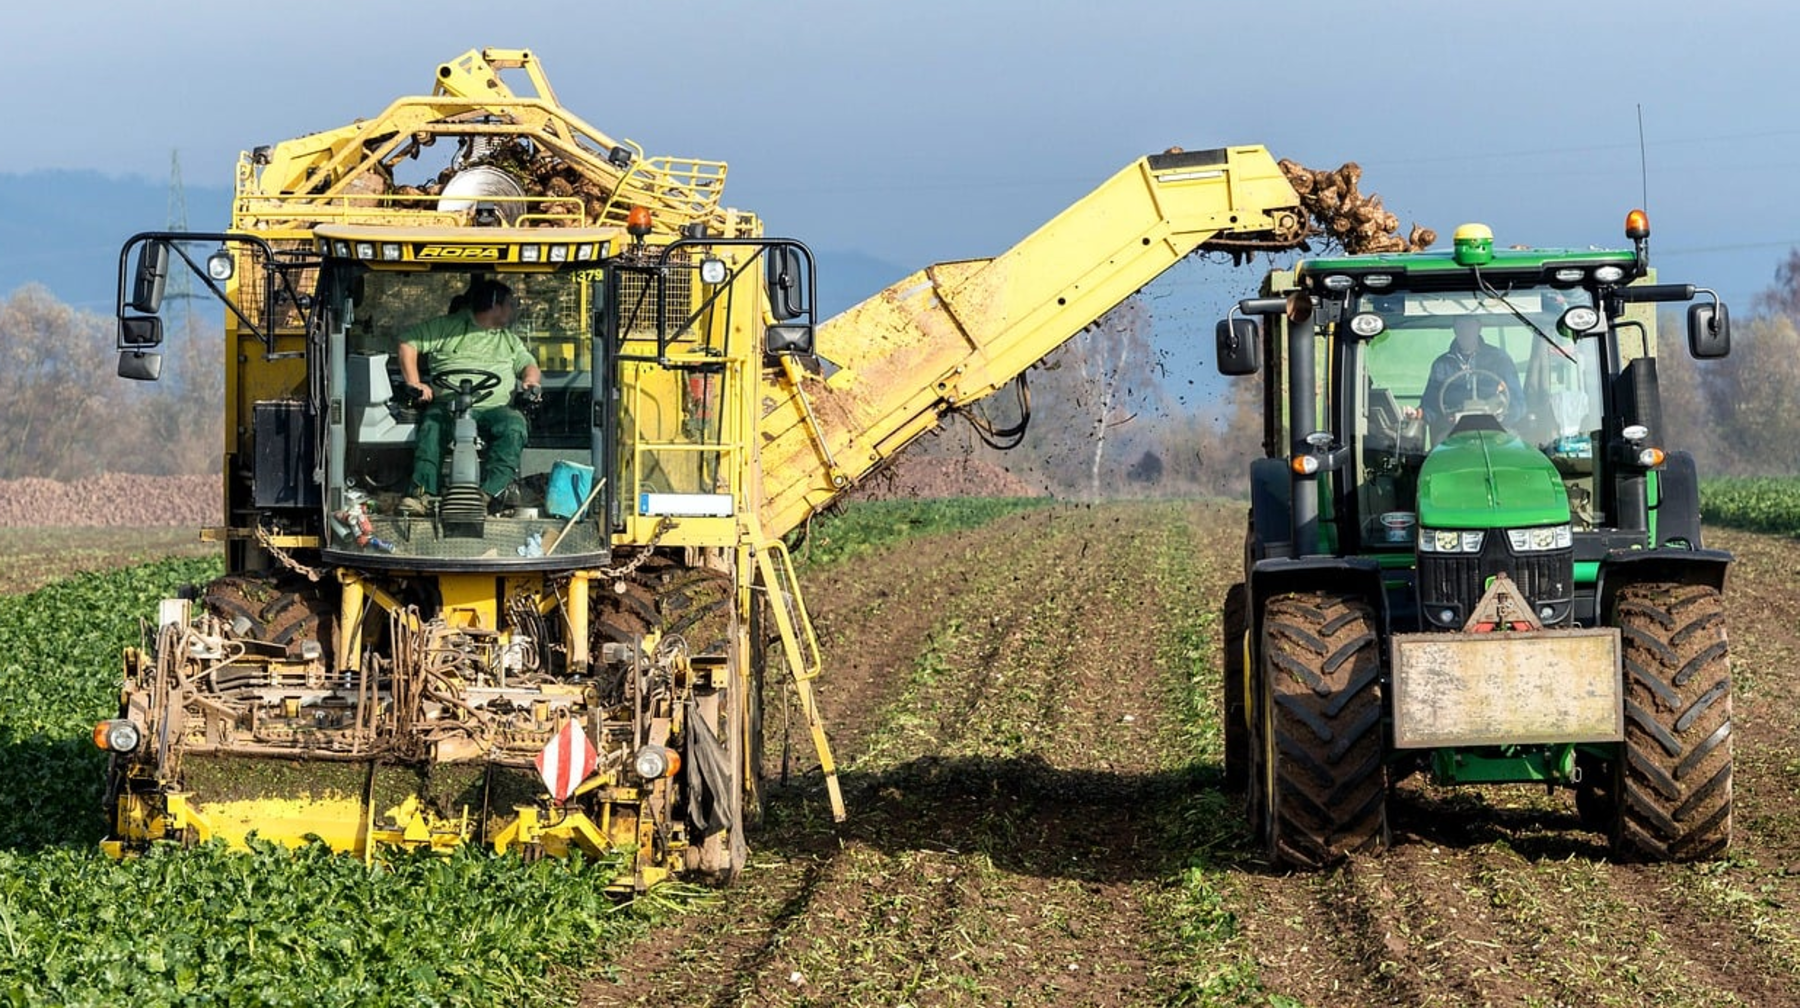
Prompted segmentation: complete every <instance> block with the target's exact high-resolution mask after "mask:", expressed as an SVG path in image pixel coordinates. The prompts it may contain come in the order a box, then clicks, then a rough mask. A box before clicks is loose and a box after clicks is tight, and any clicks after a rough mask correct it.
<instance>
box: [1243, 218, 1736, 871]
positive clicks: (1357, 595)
mask: <svg viewBox="0 0 1800 1008" xmlns="http://www.w3.org/2000/svg"><path fill="white" fill-rule="evenodd" d="M1626 236H1627V237H1628V238H1629V239H1631V240H1632V242H1633V246H1634V247H1633V249H1632V250H1630V251H1586V250H1584V251H1557V250H1543V249H1535V250H1517V249H1505V250H1496V249H1495V248H1494V244H1493V237H1492V234H1491V232H1490V231H1489V230H1488V229H1487V228H1486V227H1484V226H1481V225H1465V226H1463V227H1462V228H1459V229H1458V230H1457V232H1456V236H1455V240H1454V248H1453V249H1452V250H1451V251H1447V252H1416V253H1396V254H1383V255H1359V256H1346V257H1337V258H1319V259H1307V260H1303V261H1301V262H1300V263H1298V264H1297V265H1296V266H1295V268H1294V269H1293V270H1291V271H1278V272H1276V273H1274V274H1272V275H1271V276H1270V277H1269V280H1268V282H1267V283H1266V284H1265V286H1264V289H1263V291H1262V293H1263V296H1262V297H1257V298H1250V299H1246V300H1244V301H1242V302H1239V304H1238V305H1237V306H1236V307H1235V308H1234V309H1233V311H1232V312H1231V313H1230V314H1229V315H1228V316H1227V317H1226V319H1225V320H1223V321H1222V322H1220V323H1219V330H1218V355H1219V369H1220V371H1221V372H1223V373H1224V374H1226V375H1254V374H1258V373H1259V372H1260V378H1261V391H1262V405H1263V410H1262V413H1263V418H1264V421H1263V456H1264V457H1262V458H1258V459H1256V460H1255V461H1254V462H1253V463H1252V465H1251V470H1250V475H1251V503H1250V520H1249V530H1248V534H1247V537H1246V545H1245V557H1244V580H1243V582H1242V583H1240V584H1238V585H1236V586H1234V587H1233V588H1232V589H1231V591H1230V592H1229V593H1228V595H1227V597H1226V599H1225V602H1224V612H1223V617H1224V620H1223V622H1224V633H1225V639H1226V644H1225V658H1226V660H1225V685H1224V706H1225V715H1226V718H1225V720H1226V757H1225V776H1226V782H1227V784H1228V785H1229V786H1232V787H1241V788H1244V789H1245V790H1246V792H1247V800H1246V807H1247V811H1248V815H1249V819H1250V823H1251V826H1252V828H1253V830H1254V832H1255V834H1256V836H1257V838H1258V842H1259V844H1260V845H1261V846H1262V847H1263V849H1264V850H1265V851H1266V853H1267V855H1268V857H1269V858H1270V860H1271V861H1272V862H1274V863H1276V864H1282V865H1287V866H1291V867H1294V868H1300V869H1317V868H1322V867H1325V866H1328V865H1330V864H1332V863H1334V862H1337V861H1339V860H1341V859H1342V858H1344V857H1345V856H1346V855H1349V854H1352V853H1373V852H1377V851H1380V850H1382V849H1383V848H1384V847H1385V846H1386V845H1387V843H1388V841H1389V825H1388V812H1387V809H1388V800H1389V795H1390V789H1391V787H1392V786H1393V785H1394V784H1395V783H1397V782H1399V781H1400V780H1402V779H1404V778H1405V777H1407V776H1408V775H1410V774H1413V773H1424V774H1427V775H1429V777H1430V779H1431V780H1432V781H1434V782H1436V783H1439V784H1463V783H1469V784H1492V783H1521V782H1530V783H1536V784H1541V785H1545V786H1547V787H1549V788H1551V789H1556V788H1559V787H1560V788H1571V789H1573V790H1574V792H1575V800H1576V807H1577V809H1578V811H1579V813H1580V817H1581V820H1582V822H1583V824H1584V825H1585V826H1587V827H1588V828H1591V829H1593V830H1596V831H1599V832H1604V833H1606V834H1607V835H1608V837H1609V838H1610V843H1611V847H1612V850H1613V852H1614V854H1615V855H1616V856H1619V857H1621V858H1628V859H1633V860H1645V861H1680V860H1695V859H1704V858H1708V857H1712V856H1715V855H1717V854H1718V853H1720V852H1721V851H1723V850H1725V849H1726V847H1727V846H1729V844H1730V842H1731V749H1732V742H1731V677H1730V669H1729V664H1728V661H1727V655H1726V640H1725V611H1724V605H1723V601H1722V592H1723V589H1724V584H1725V571H1726V567H1727V566H1728V565H1729V563H1730V562H1731V556H1730V554H1728V553H1725V552H1722V551H1719V550H1711V549H1705V548H1703V547H1702V545H1701V541H1700V497H1699V481H1698V476H1697V472H1696V469H1695V465H1694V461H1693V458H1692V457H1691V456H1689V455H1687V454H1686V453H1683V452H1680V451H1672V450H1665V445H1666V444H1667V443H1668V439H1669V436H1670V434H1671V433H1672V432H1670V431H1667V430H1665V429H1664V426H1663V420H1662V410H1661V405H1660V400H1659V398H1658V392H1657V380H1656V358H1655V349H1656V317H1655V309H1656V304H1657V303H1660V302H1672V301H1682V302H1691V304H1690V305H1689V307H1688V311H1687V330H1688V331H1687V338H1688V349H1689V352H1690V353H1692V355H1693V356H1694V357H1696V358H1701V359H1710V358H1717V357H1723V356H1724V355H1725V354H1726V353H1728V352H1729V350H1730V325H1729V320H1728V315H1727V312H1726V309H1725V306H1724V305H1723V304H1721V303H1720V302H1719V300H1718V297H1717V295H1715V294H1714V293H1713V292H1711V291H1708V290H1703V289H1697V288H1695V287H1693V286H1692V285H1686V284H1664V283H1656V282H1654V277H1653V275H1652V274H1651V272H1650V270H1649V267H1648V255H1647V239H1648V236H1649V225H1648V222H1647V220H1646V218H1645V217H1644V215H1643V213H1642V212H1641V211H1633V212H1632V213H1631V214H1630V215H1629V216H1628V217H1627V220H1626Z"/></svg>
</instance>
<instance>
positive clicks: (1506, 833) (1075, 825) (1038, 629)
mask: <svg viewBox="0 0 1800 1008" xmlns="http://www.w3.org/2000/svg"><path fill="white" fill-rule="evenodd" d="M152 489H154V488H152ZM164 489H166V488H164ZM202 496H203V495H202ZM1242 514H1243V512H1242V506H1241V505H1237V504H1229V503H1219V502H1199V503H1186V502H1181V503H1170V502H1162V503H1135V504H1125V503H1121V504H1107V505H1093V506H1088V505H1075V504H1055V505H1051V506H1047V507H1040V508H1033V509H1029V510H1026V511H1022V512H1019V513H1016V514H1013V515H1011V516H1009V517H1005V518H1002V519H1000V520H998V521H996V522H994V523H993V524H990V525H988V526H985V527H982V528H979V529H974V530H969V531H962V532H955V533H945V534H939V535H934V536H930V537H927V538H921V539H913V540H909V541H906V542H904V543H901V544H899V545H896V546H893V547H890V548H887V549H884V550H881V551H878V552H875V553H873V554H869V555H865V556H862V557H859V558H857V559H855V560H854V561H850V562H846V563H841V564H837V565H834V566H828V567H822V568H816V569H813V570H810V571H808V572H806V573H804V574H803V575H802V582H803V586H804V589H805V591H806V592H807V596H808V602H809V605H810V606H811V608H812V610H813V612H814V614H815V619H816V622H817V624H818V627H819V630H820V633H821V635H822V638H823V643H824V646H825V649H826V677H825V679H824V680H823V681H822V684H821V698H822V704H823V707H824V713H825V716H826V719H827V725H828V727H829V729H830V731H831V736H832V742H833V745H834V748H835V751H836V755H837V759H838V763H839V766H840V769H841V770H842V773H843V781H844V787H845V795H846V798H847V800H848V804H849V808H850V820H849V821H848V822H847V823H844V824H841V825H838V824H833V823H832V822H831V821H830V818H829V815H828V813H827V811H826V804H825V801H824V794H823V792H824V789H823V785H822V783H821V780H820V778H819V776H818V773H817V767H816V761H814V760H813V759H812V758H811V748H810V740H809V739H808V736H807V733H806V731H805V728H804V725H803V724H802V723H801V722H799V720H798V719H797V717H796V718H795V719H793V720H792V722H791V723H786V722H785V719H784V717H783V707H782V705H780V704H779V703H778V702H777V701H779V700H780V699H781V698H782V696H783V694H782V692H781V691H780V690H778V689H776V688H774V684H773V682H771V689H770V698H771V709H770V712H769V720H768V729H769V732H770V735H771V738H770V746H769V753H768V765H767V769H768V771H769V772H770V774H771V775H772V777H773V778H774V780H775V781H776V783H775V784H774V785H773V787H772V796H771V800H770V802H769V804H768V809H767V815H766V818H765V821H764V823H763V824H762V826H761V828H760V829H759V830H758V831H757V832H756V833H754V834H753V835H752V837H751V842H752V846H753V854H752V862H751V865H750V868H749V869H748V870H747V871H746V872H745V874H744V877H743V878H742V880H741V881H740V882H739V884H738V885H736V886H735V887H733V888H730V889H728V890H725V891H723V892H722V893H720V894H719V897H718V899H717V900H716V901H714V904H713V905H712V906H711V907H710V908H698V907H697V908H695V909H693V910H691V911H688V912H686V913H682V914H679V915H677V916H676V917H675V918H674V919H673V920H672V921H671V922H669V923H666V924H665V925H663V926H661V927H659V928H656V929H653V930H651V931H650V932H649V933H648V934H647V935H646V936H645V937H644V938H642V939H641V940H639V941H638V942H637V943H635V944H633V945H629V946H624V947H609V948H606V949H604V950H600V951H599V952H598V953H597V955H596V960H597V961H599V962H603V963H607V964H609V965H607V966H605V967H604V968H601V969H597V970H596V972H595V973H594V974H593V975H592V976H590V977H588V978H586V979H585V981H583V986H582V993H581V1001H582V1003H583V1004H587V1005H594V1006H620V1005H654V1006H659V1008H660V1006H665V1005H670V1004H684V1005H704V1006H717V1008H723V1006H736V1005H755V1006H761V1005H821V1006H823V1005H832V1006H841V1005H867V1006H876V1005H881V1006H890V1005H1031V1006H1037V1005H1044V1006H1048V1005H1057V1006H1062V1005H1162V1004H1266V1005H1275V1006H1282V1008H1291V1006H1295V1005H1309V1006H1315V1008H1334V1006H1340V1005H1370V1006H1390V1005H1392V1006H1413V1005H1442V1006H1465V1005H1495V1006H1502V1005H1505V1006H1510V1005H1519V1006H1525V1005H1534V1006H1535V1005H1543V1006H1551V1005H1568V1006H1589V1005H1620V1006H1626V1005H1631V1006H1635V1005H1646V1004H1655V1005H1674V1006H1695V1008H1700V1006H1706V1008H1711V1006H1717V1005H1740V1006H1786V1005H1800V914H1797V913H1796V907H1800V728H1797V727H1796V719H1795V716H1794V711H1795V709H1796V703H1797V702H1800V605H1797V604H1796V603H1795V601H1794V597H1793V592H1792V588H1791V585H1792V584H1793V583H1794V581H1795V578H1796V575H1797V574H1800V541H1795V540H1792V539H1787V538H1780V537H1770V536H1758V535H1751V534H1745V533H1735V532H1726V531H1718V532H1712V533H1709V540H1708V544H1709V545H1714V546H1719V547H1722V548H1725V549H1729V550H1732V551H1733V552H1734V553H1735V554H1736V556H1737V563H1736V565H1735V566H1734V567H1733V570H1732V574H1731V580H1730V583H1729V585H1728V589H1727V607H1728V614H1729V619H1730V629H1729V640H1730V644H1731V651H1732V666H1733V679H1734V687H1735V700H1736V722H1735V738H1736V779H1735V787H1736V840H1735V845H1734V847H1733V849H1732V851H1731V853H1730V854H1729V856H1727V857H1726V858H1724V859H1722V860H1719V861H1715V862H1711V863H1706V864H1696V865H1626V864H1614V863H1611V862H1610V861H1609V860H1608V858H1607V854H1606V844H1605V839H1604V837H1601V836H1600V835H1598V834H1594V833H1590V832H1584V831H1583V830H1582V829H1581V827H1580V824H1579V820H1578V817H1577V816H1576V812H1575V808H1574V805H1573V802H1572V801H1571V800H1570V799H1569V798H1568V797H1567V796H1565V795H1554V796H1547V795H1545V794H1544V793H1543V792H1541V791H1537V790H1533V789H1531V788H1525V787H1516V788H1488V789H1461V790H1443V789H1435V788H1431V787H1427V786H1423V785H1421V784H1420V783H1419V782H1417V781H1416V780H1413V781H1408V782H1406V783H1404V784H1402V785H1401V786H1400V787H1399V788H1398V791H1397V794H1396V796H1395V800H1394V801H1393V802H1392V803H1391V806H1390V808H1391V812H1392V818H1393V826H1394V845H1393V849H1392V850H1390V851H1389V852H1387V853H1386V854H1385V855H1383V856H1381V857H1377V858H1357V859H1355V860H1353V861H1351V862H1350V863H1348V864H1347V865H1345V866H1343V867H1341V868H1338V869H1336V870H1334V871H1330V872H1326V873H1321V874H1316V875H1303V874H1293V873H1288V872H1283V871H1276V870H1272V869H1271V868H1270V867H1269V866H1268V865H1266V864H1264V863H1261V862H1260V861H1259V860H1258V857H1257V855H1256V854H1255V853H1254V852H1253V850H1252V845H1251V843H1250V838H1249V836H1248V834H1247V831H1246V830H1245V829H1244V827H1243V826H1242V824H1241V815H1240V811H1239V803H1240V799H1239V797H1238V796H1235V795H1228V794H1226V793H1225V792H1224V791H1223V790H1222V789H1221V766H1220V754H1221V740H1220V736H1219V725H1218V718H1219V712H1218V709H1217V704H1218V700H1217V697H1218V685H1219V681H1218V677H1219V669H1220V658H1221V656H1220V641H1219V626H1218V608H1219V603H1220V599H1221V598H1222V596H1223V594H1224V592H1225V590H1226V588H1227V587H1228V586H1229V584H1230V583H1231V582H1232V581H1234V580H1235V579H1236V577H1237V573H1238V568H1239V563H1240V560H1239V557H1240V555H1241V552H1240V551H1241V546H1242V520H1243V519H1242ZM190 517H192V518H193V519H194V520H193V522H192V524H193V525H198V524H205V523H206V521H207V520H208V519H207V518H206V517H205V516H204V515H199V516H190ZM55 524H59V525H65V524H66V525H75V526H77V527H74V528H61V527H58V528H53V529H43V528H15V529H10V530H6V531H4V532H3V533H0V535H3V536H4V537H5V538H4V539H0V549H4V550H5V551H6V553H5V555H6V556H7V557H8V558H9V559H8V562H7V569H8V572H9V578H8V583H9V586H8V587H6V588H5V590H8V591H12V590H21V589H18V588H16V587H11V586H10V585H11V584H12V581H11V572H14V571H18V570H21V569H22V568H21V566H20V561H19V560H18V559H17V558H18V557H19V556H20V555H21V554H20V553H18V552H17V551H16V550H15V547H16V546H18V545H19V544H21V543H30V542H47V543H50V544H51V548H50V550H49V552H48V553H43V554H40V557H39V558H40V561H41V563H40V564H39V567H34V568H33V569H34V570H39V574H38V575H37V576H40V577H42V578H43V579H45V580H47V579H48V578H49V577H51V576H55V571H56V570H57V569H58V565H59V564H61V565H63V569H64V570H68V569H87V568H89V567H95V568H97V567H102V566H110V565H112V564H115V563H124V562H130V561H131V560H133V559H141V558H144V557H146V556H148V555H162V554H163V552H166V551H167V550H166V549H165V547H166V546H167V545H168V544H166V543H164V542H162V541H160V540H158V539H156V538H153V536H154V535H160V534H168V535H170V536H173V537H176V538H177V539H178V540H180V542H179V543H177V544H176V546H177V547H178V548H195V549H209V548H213V547H206V546H203V545H200V544H195V543H193V542H192V540H191V535H192V532H191V528H179V527H165V528H164V529H162V530H161V531H160V532H155V533H150V534H145V533H143V532H141V531H140V532H132V531H131V530H127V529H117V530H108V529H104V528H99V527H96V526H91V525H90V526H80V525H78V523H75V522H61V523H55ZM108 535H113V536H116V537H117V538H114V539H105V538H104V537H105V536H108ZM15 536H16V537H18V538H17V539H14V538H12V537H15ZM84 537H85V538H84ZM96 537H100V538H96ZM97 542H98V543H106V544H108V545H101V546H96V547H95V548H94V549H93V550H92V551H90V552H87V553H82V552H81V546H80V544H82V543H88V544H90V545H92V544H94V543H97ZM181 543H185V544H186V545H185V546H181ZM69 564H73V565H74V566H73V567H69V566H67V565H69ZM784 769H785V771H786V772H787V777H786V782H785V783H781V779H782V775H783V771H784Z"/></svg>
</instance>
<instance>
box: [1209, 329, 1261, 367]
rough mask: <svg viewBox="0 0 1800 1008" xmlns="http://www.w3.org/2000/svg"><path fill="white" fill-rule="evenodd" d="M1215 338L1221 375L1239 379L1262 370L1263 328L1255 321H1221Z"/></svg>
mask: <svg viewBox="0 0 1800 1008" xmlns="http://www.w3.org/2000/svg"><path fill="white" fill-rule="evenodd" d="M1215 338H1216V340H1217V342H1218V353H1219V373H1220V374H1222V375H1229V376H1232V377H1237V376H1239V375H1251V374H1255V373H1256V372H1258V371H1260V370H1262V326H1261V324H1259V323H1258V322H1257V321H1256V320H1255V319H1248V318H1238V317H1235V316H1234V317H1231V318H1224V319H1220V320H1219V327H1218V330H1217V332H1216V334H1215Z"/></svg>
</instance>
